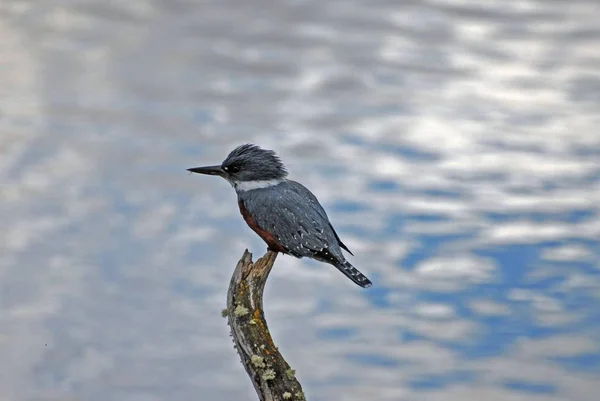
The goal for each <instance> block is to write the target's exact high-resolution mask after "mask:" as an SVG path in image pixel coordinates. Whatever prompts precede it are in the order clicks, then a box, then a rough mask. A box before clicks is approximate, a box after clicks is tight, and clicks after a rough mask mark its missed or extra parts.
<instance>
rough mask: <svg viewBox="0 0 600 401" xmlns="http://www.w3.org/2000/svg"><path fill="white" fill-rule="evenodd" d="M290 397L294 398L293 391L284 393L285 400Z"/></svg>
mask: <svg viewBox="0 0 600 401" xmlns="http://www.w3.org/2000/svg"><path fill="white" fill-rule="evenodd" d="M290 398H292V393H288V392H287V391H286V392H285V393H283V399H284V400H289V399H290Z"/></svg>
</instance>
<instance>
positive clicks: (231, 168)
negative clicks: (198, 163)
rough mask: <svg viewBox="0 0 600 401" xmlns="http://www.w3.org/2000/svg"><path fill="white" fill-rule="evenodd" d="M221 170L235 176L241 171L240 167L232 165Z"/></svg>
mask: <svg viewBox="0 0 600 401" xmlns="http://www.w3.org/2000/svg"><path fill="white" fill-rule="evenodd" d="M223 170H225V171H227V172H228V173H230V174H235V173H238V172H239V171H240V170H241V168H240V166H236V165H235V164H234V165H232V166H227V167H223Z"/></svg>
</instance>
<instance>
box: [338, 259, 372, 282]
mask: <svg viewBox="0 0 600 401" xmlns="http://www.w3.org/2000/svg"><path fill="white" fill-rule="evenodd" d="M334 266H335V267H337V268H338V270H339V271H341V272H342V273H344V275H345V276H346V277H348V278H349V279H350V280H352V281H353V282H354V283H356V284H358V285H360V286H361V287H363V288H368V287H370V286H372V285H373V283H371V280H369V279H368V278H367V276H365V275H364V274H362V273H361V272H359V271H358V269H357V268H356V267H354V266H352V265H351V264H350V262H348V261H347V260H344V261H343V262H340V263H337V264H335V265H334Z"/></svg>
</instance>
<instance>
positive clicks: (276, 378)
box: [223, 250, 305, 401]
mask: <svg viewBox="0 0 600 401" xmlns="http://www.w3.org/2000/svg"><path fill="white" fill-rule="evenodd" d="M276 258H277V253H276V252H271V251H267V253H266V254H265V255H264V256H263V257H262V258H260V259H259V260H257V261H256V263H252V254H251V253H250V252H248V250H246V251H245V252H244V255H243V256H242V258H241V259H240V261H239V262H238V264H237V266H236V268H235V271H234V272H233V276H232V277H231V283H230V284H229V291H228V292H227V309H226V310H225V311H223V312H224V313H225V312H226V313H227V318H228V321H229V326H230V327H231V334H232V336H233V341H234V343H235V347H236V349H237V351H238V354H240V357H241V358H242V364H243V365H244V368H245V369H246V372H247V373H248V376H250V379H251V380H252V383H253V384H254V388H255V389H256V392H257V393H258V398H259V399H260V400H261V401H284V400H291V401H301V400H304V399H305V398H304V393H303V392H302V387H301V386H300V383H299V382H298V380H296V377H295V374H294V371H293V370H292V369H291V368H290V365H288V363H287V362H286V361H285V359H283V356H281V354H280V353H279V350H278V349H277V347H276V346H275V344H274V343H273V339H272V338H271V334H270V333H269V328H268V327H267V321H266V320H265V315H264V312H263V290H264V288H265V283H266V281H267V278H268V277H269V273H270V272H271V268H272V267H273V263H275V259H276Z"/></svg>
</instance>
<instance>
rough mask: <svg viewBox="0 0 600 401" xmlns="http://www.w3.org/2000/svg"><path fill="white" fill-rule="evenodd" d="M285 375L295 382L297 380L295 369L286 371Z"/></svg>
mask: <svg viewBox="0 0 600 401" xmlns="http://www.w3.org/2000/svg"><path fill="white" fill-rule="evenodd" d="M285 375H286V376H287V378H288V379H290V380H294V379H295V378H296V371H295V370H294V369H288V370H286V371H285Z"/></svg>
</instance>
